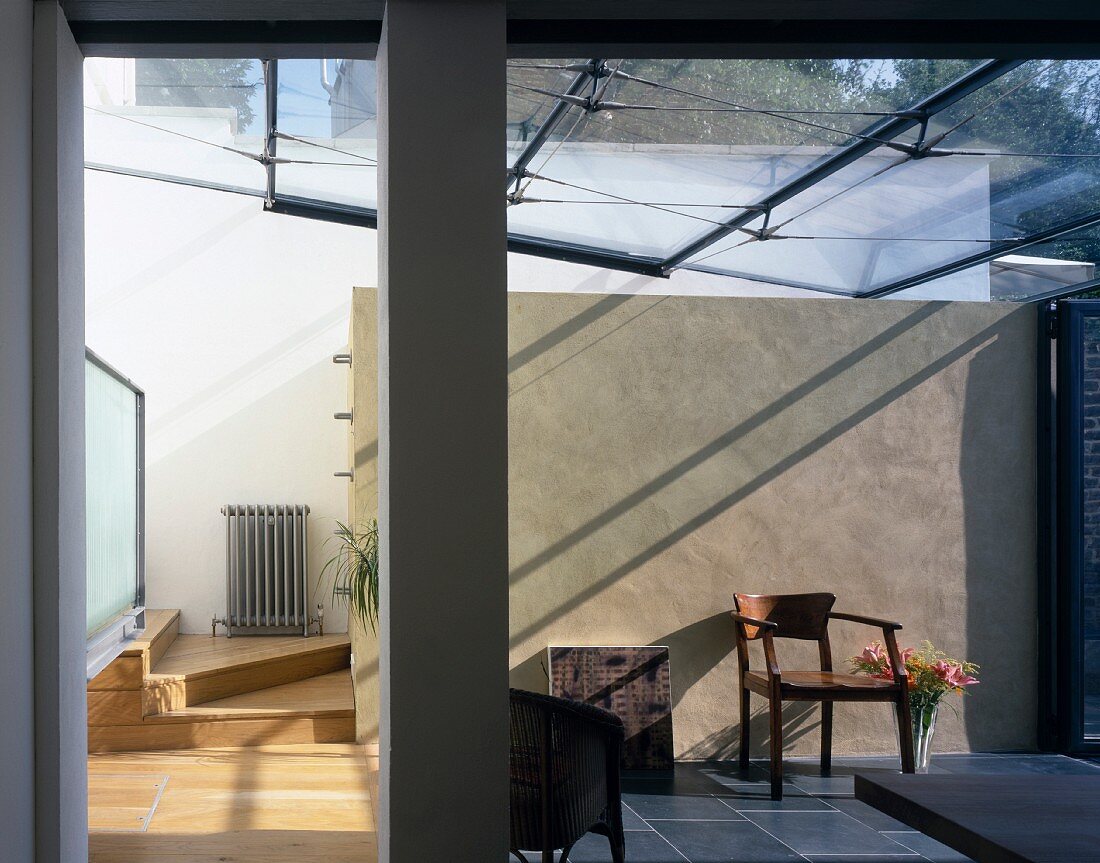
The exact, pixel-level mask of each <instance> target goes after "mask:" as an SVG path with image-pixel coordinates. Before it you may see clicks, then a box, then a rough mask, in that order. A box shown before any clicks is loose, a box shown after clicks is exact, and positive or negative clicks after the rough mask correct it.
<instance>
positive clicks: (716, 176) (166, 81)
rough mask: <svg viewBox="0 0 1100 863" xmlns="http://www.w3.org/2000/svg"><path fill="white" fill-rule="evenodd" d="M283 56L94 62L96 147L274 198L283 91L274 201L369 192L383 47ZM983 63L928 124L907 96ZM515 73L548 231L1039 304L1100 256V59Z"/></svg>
mask: <svg viewBox="0 0 1100 863" xmlns="http://www.w3.org/2000/svg"><path fill="white" fill-rule="evenodd" d="M980 64H985V65H980ZM269 68H271V69H272V72H273V74H272V79H271V81H267V82H265V80H264V64H262V63H261V62H260V61H258V60H247V59H246V60H240V59H227V60H156V59H153V60H124V59H120V60H115V59H102V58H95V59H90V60H88V61H87V62H86V64H85V106H86V107H85V117H86V158H87V162H88V163H89V165H91V166H92V167H100V168H104V169H107V170H116V171H120V172H123V173H133V174H138V175H142V176H151V177H156V178H162V179H170V180H182V181H185V182H194V183H198V184H200V185H207V186H212V187H215V188H223V189H228V190H231V191H238V192H244V193H248V194H253V195H263V194H265V193H266V191H267V179H268V170H269V169H265V166H264V153H265V144H266V143H267V142H266V137H265V132H266V122H265V113H266V107H267V104H268V98H267V97H268V96H274V97H275V101H276V103H277V114H278V116H277V117H276V123H275V128H276V134H275V139H274V145H275V146H274V156H275V160H274V165H273V174H274V178H275V199H276V201H278V200H280V199H281V200H283V201H287V200H293V202H294V203H296V204H298V205H299V206H300V207H301V206H304V207H306V208H307V209H308V207H310V206H315V207H317V208H318V211H319V212H320V211H321V210H322V209H324V208H326V207H327V208H330V210H331V208H334V207H335V208H340V207H352V208H357V209H360V210H365V211H373V210H374V209H375V208H376V207H377V192H376V184H377V176H376V173H377V172H376V167H377V162H376V160H377V154H378V147H377V126H376V124H377V118H376V112H377V105H376V92H375V91H376V84H377V78H376V69H375V64H374V62H373V61H366V60H283V61H278V62H275V61H272V63H271V64H269ZM989 69H992V70H995V71H996V72H1003V73H1004V74H1001V75H1000V77H992V78H991V73H990V74H987V72H988V70H989ZM1006 69H1007V70H1008V71H1005V70H1006ZM974 71H977V72H978V74H979V82H980V81H988V83H985V84H984V86H981V87H978V88H977V89H974V90H971V89H970V87H965V88H958V92H959V96H958V100H957V101H955V102H954V103H953V104H951V105H949V106H948V107H946V108H944V109H943V110H942V111H940V112H939V113H937V114H933V115H930V116H927V117H924V118H923V119H924V121H925V125H924V126H923V127H922V125H921V121H922V117H921V115H919V114H917V113H915V112H913V111H912V110H910V109H912V108H913V106H915V105H918V104H919V103H920V102H921V101H922V100H925V99H927V98H928V97H929V96H931V95H933V94H935V93H938V92H940V91H941V90H943V89H944V88H949V89H950V88H951V87H952V86H953V85H954V84H955V82H957V81H959V80H960V78H964V76H967V75H968V74H970V73H971V72H974ZM276 81H277V83H276ZM507 82H508V83H507V106H508V108H507V128H506V130H505V145H506V150H507V159H508V164H509V165H512V166H514V165H517V164H518V165H520V166H521V167H522V168H523V172H522V173H521V175H520V176H519V177H518V178H516V177H514V178H513V179H512V181H511V182H510V183H509V184H508V186H507V188H504V183H503V182H502V189H501V192H502V193H503V194H506V195H507V198H506V202H507V204H508V225H509V230H510V232H511V233H512V234H513V235H517V236H522V237H524V238H525V239H526V240H527V241H528V245H530V244H532V243H533V244H534V245H538V244H539V243H540V242H541V243H545V244H546V245H548V246H554V247H555V249H556V252H557V253H559V254H560V253H562V247H568V246H569V245H574V246H577V247H578V248H579V249H580V250H581V251H584V252H586V254H583V255H581V256H580V259H582V260H586V261H591V260H592V258H591V255H588V254H587V252H590V251H596V252H599V251H601V250H602V251H606V252H608V253H609V254H608V258H607V260H608V262H609V265H611V266H625V267H627V268H631V267H634V266H635V264H633V263H631V262H630V260H629V259H630V257H632V256H633V257H636V258H637V259H638V264H637V266H638V267H639V268H641V269H642V271H643V272H648V271H652V270H653V268H654V264H660V263H661V262H662V261H665V262H668V264H669V265H670V266H683V267H687V268H691V269H698V270H705V271H709V272H713V273H720V274H725V275H730V276H738V277H741V278H747V279H752V280H755V281H757V282H763V283H773V284H776V285H783V286H796V287H801V288H811V289H814V290H819V291H824V292H827V293H834V294H841V295H849V296H850V295H862V294H864V293H867V292H871V293H872V294H875V295H878V294H884V295H885V294H895V293H898V289H899V288H904V290H903V291H902V292H901V293H900V294H899V295H903V296H918V295H920V296H924V295H929V296H940V295H943V296H949V297H955V298H967V299H988V298H994V299H998V298H1006V299H1019V298H1023V297H1027V296H1037V295H1040V294H1042V293H1044V292H1045V290H1048V289H1043V290H1041V289H1039V288H1037V287H1035V286H1036V285H1040V284H1043V285H1045V284H1047V283H1057V282H1058V280H1059V279H1061V280H1062V281H1065V280H1066V279H1077V278H1078V277H1079V276H1081V275H1083V274H1085V273H1087V272H1091V271H1092V270H1091V269H1090V268H1093V266H1094V263H1093V262H1095V261H1098V260H1100V237H1098V236H1097V234H1096V233H1095V230H1096V229H1095V228H1093V227H1092V221H1091V217H1092V216H1093V215H1096V214H1100V86H1098V84H1100V61H1097V60H1091V61H1085V60H1072V61H1067V60H1062V61H1049V60H1029V61H1026V62H1022V63H1019V64H1013V63H1009V62H1007V61H995V62H991V61H979V60H866V59H863V60H860V59H843V60H746V59H741V60H667V59H662V60H645V59H629V60H616V59H611V60H604V61H599V60H595V61H593V60H589V59H560V60H555V59H543V60H513V61H509V64H508V70H507ZM265 87H266V88H267V90H266V92H265ZM899 119H900V120H902V121H903V123H906V124H908V125H907V127H906V128H905V130H904V131H903V132H901V133H900V134H896V135H895V136H894V137H892V138H887V137H885V136H884V135H883V132H882V131H881V129H880V127H881V126H882V125H884V124H887V123H892V124H893V129H894V131H896V130H897V128H898V127H899V126H900V125H902V124H899V123H898V122H896V121H897V120H899ZM876 144H877V145H878V146H877V147H875V145H876ZM872 148H873V149H872ZM838 154H839V155H841V157H842V158H841V159H832V160H830V157H833V156H836V155H838ZM857 156H858V158H857ZM517 160H518V161H517ZM838 166H840V167H838ZM793 183H797V185H796V186H794V187H792V185H791V184H793ZM441 188H444V187H443V186H441ZM765 201H767V202H768V203H769V206H770V207H771V209H770V210H769V211H768V212H766V213H765V211H764V210H763V209H762V207H761V204H762V203H763V202H765ZM330 215H331V214H330ZM732 220H736V221H735V224H733V225H729V223H730V222H731V221H732ZM1071 231H1076V233H1071ZM1036 232H1045V233H1046V234H1057V235H1058V236H1059V237H1061V239H1056V240H1051V241H1050V242H1048V243H1047V244H1045V245H1044V246H1041V247H1040V246H1037V245H1029V241H1032V240H1034V239H1035V237H1034V235H1035V234H1036ZM1067 238H1068V239H1067ZM707 243H709V244H707ZM1013 243H1017V244H1018V246H1019V252H1018V253H1016V252H1015V251H1013V249H1014V246H1013ZM696 245H698V246H699V250H698V251H696V252H695V253H694V254H693V255H692V257H690V258H688V259H687V260H686V261H683V262H682V263H681V261H682V257H681V256H682V254H684V252H683V250H685V249H688V248H694V247H695V246H696ZM565 254H566V257H568V249H566V251H565ZM1059 256H1061V257H1060V258H1059ZM963 264H965V267H963V266H962V265H963ZM947 270H955V272H953V273H952V274H951V275H950V276H948V277H946V278H940V279H933V278H932V277H933V276H934V275H936V274H937V273H940V272H945V271H947ZM1084 281H1088V279H1084Z"/></svg>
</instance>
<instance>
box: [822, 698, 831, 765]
mask: <svg viewBox="0 0 1100 863" xmlns="http://www.w3.org/2000/svg"><path fill="white" fill-rule="evenodd" d="M832 769H833V702H831V701H823V702H822V703H821V773H822V774H823V775H825V776H828V775H829V772H830V771H831V770H832Z"/></svg>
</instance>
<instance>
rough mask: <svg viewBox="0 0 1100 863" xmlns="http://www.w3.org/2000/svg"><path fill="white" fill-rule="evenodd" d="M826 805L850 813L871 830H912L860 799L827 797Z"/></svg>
mask: <svg viewBox="0 0 1100 863" xmlns="http://www.w3.org/2000/svg"><path fill="white" fill-rule="evenodd" d="M828 805H829V806H831V807H833V808H834V809H839V810H840V811H841V812H843V813H844V814H845V815H851V816H852V817H853V818H855V819H856V820H857V821H859V822H861V823H863V824H866V825H867V826H868V827H870V828H871V829H872V830H879V831H882V830H912V828H911V827H909V826H907V825H905V824H903V823H902V822H900V821H898V820H896V819H894V818H891V817H890V816H889V815H886V814H885V813H883V812H879V811H878V810H877V809H876V808H875V807H874V806H868V805H867V804H866V803H864V802H863V801H862V800H855V799H852V798H849V797H829V798H828Z"/></svg>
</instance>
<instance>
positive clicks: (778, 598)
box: [733, 593, 836, 641]
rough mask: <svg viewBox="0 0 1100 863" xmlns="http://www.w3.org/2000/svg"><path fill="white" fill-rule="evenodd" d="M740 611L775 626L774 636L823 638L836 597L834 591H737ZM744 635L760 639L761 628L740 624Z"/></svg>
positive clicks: (736, 598) (736, 599) (735, 600)
mask: <svg viewBox="0 0 1100 863" xmlns="http://www.w3.org/2000/svg"><path fill="white" fill-rule="evenodd" d="M733 602H734V605H735V606H736V607H737V610H738V611H739V612H741V614H744V615H746V616H748V617H754V618H756V619H757V620H766V621H768V622H770V623H774V624H775V625H776V627H777V628H776V629H775V630H774V631H773V632H772V635H773V636H774V637H775V638H800V639H805V640H806V641H821V640H822V639H823V638H825V637H826V635H827V634H828V626H829V612H830V611H832V608H833V603H834V602H836V597H835V596H834V595H833V594H831V593H785V594H772V595H765V596H756V595H753V594H750V593H736V594H734V596H733ZM740 626H741V628H742V631H743V632H744V634H745V638H747V639H749V640H750V641H751V640H752V639H754V638H759V637H760V636H761V635H762V634H763V632H762V629H761V628H760V627H757V626H749V625H746V624H740Z"/></svg>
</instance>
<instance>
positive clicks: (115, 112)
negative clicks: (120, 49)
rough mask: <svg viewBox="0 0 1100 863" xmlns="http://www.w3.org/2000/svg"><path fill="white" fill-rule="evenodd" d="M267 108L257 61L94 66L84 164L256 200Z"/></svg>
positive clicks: (89, 67)
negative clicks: (246, 194)
mask: <svg viewBox="0 0 1100 863" xmlns="http://www.w3.org/2000/svg"><path fill="white" fill-rule="evenodd" d="M263 105H264V81H263V66H262V64H261V63H260V61H258V60H239V59H226V60H163V59H138V60H132V59H130V60H123V59H117V60H116V59H101V58H97V59H94V60H89V61H87V62H86V63H85V85H84V142H85V143H84V147H85V161H86V163H88V164H89V165H93V166H97V167H106V168H108V169H116V170H120V171H123V172H126V173H136V174H142V175H149V176H160V177H165V178H168V179H177V180H184V181H191V182H197V183H201V184H208V185H213V186H217V187H220V188H226V189H230V190H234V191H245V192H249V193H251V194H258V193H260V192H262V191H263V189H264V183H265V174H264V169H263V166H262V165H261V164H260V163H259V162H258V161H257V157H258V156H259V154H260V153H261V152H262V151H263V125H264V109H263Z"/></svg>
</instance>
